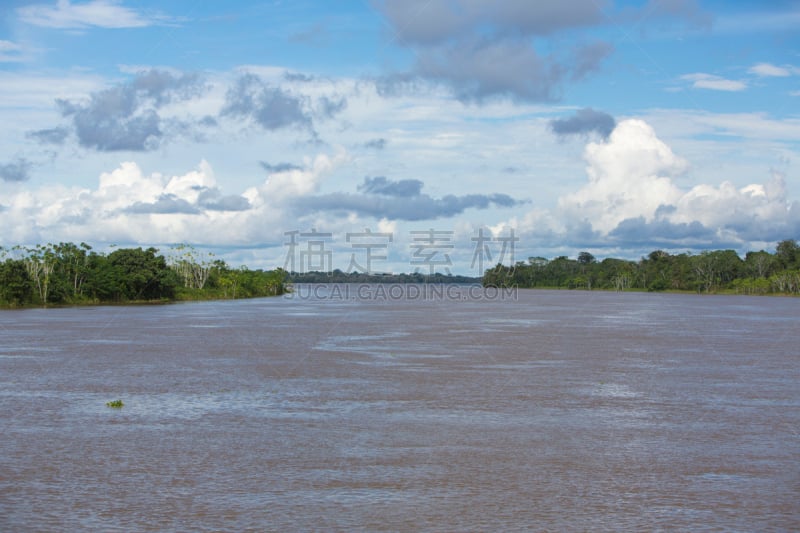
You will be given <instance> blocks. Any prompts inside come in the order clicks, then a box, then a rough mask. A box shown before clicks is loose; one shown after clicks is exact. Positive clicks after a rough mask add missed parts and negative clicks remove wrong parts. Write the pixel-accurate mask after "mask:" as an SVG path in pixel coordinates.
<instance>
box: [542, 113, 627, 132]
mask: <svg viewBox="0 0 800 533" xmlns="http://www.w3.org/2000/svg"><path fill="white" fill-rule="evenodd" d="M616 124H617V121H616V120H614V117H612V116H611V115H609V114H608V113H603V112H602V111H596V110H594V109H592V108H591V107H586V108H583V109H579V110H578V111H576V112H575V114H574V115H572V116H571V117H568V118H560V119H554V120H551V121H550V129H551V130H553V133H555V134H556V135H558V136H559V137H566V136H569V135H588V134H590V133H597V134H598V135H600V136H601V137H603V138H607V137H608V136H609V135H611V132H612V131H613V130H614V127H615V126H616Z"/></svg>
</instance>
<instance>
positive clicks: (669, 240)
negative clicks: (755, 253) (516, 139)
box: [509, 120, 800, 248]
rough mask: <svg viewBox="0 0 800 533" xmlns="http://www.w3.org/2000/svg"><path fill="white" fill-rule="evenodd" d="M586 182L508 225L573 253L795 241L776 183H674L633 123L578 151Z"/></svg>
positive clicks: (797, 219) (643, 128)
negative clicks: (588, 248)
mask: <svg viewBox="0 0 800 533" xmlns="http://www.w3.org/2000/svg"><path fill="white" fill-rule="evenodd" d="M584 159H585V161H586V165H587V166H586V174H587V178H588V181H587V182H586V183H585V184H584V185H583V186H582V187H580V188H579V189H578V190H576V191H574V192H572V193H569V194H566V195H564V196H562V197H561V198H560V199H559V201H558V205H557V207H556V208H555V209H554V210H552V211H546V210H534V211H532V212H530V213H528V214H527V215H526V216H525V217H523V218H522V219H520V220H514V221H511V222H510V223H509V224H510V225H511V226H515V227H517V228H519V229H520V230H521V231H522V232H523V233H524V234H526V235H527V236H528V238H530V239H531V240H540V239H542V238H543V237H548V238H553V237H558V236H561V238H563V239H565V241H566V242H571V243H573V244H575V245H577V246H580V245H587V244H588V245H593V246H598V247H636V246H650V247H660V246H663V247H671V248H681V247H684V248H697V247H703V248H704V247H708V246H714V245H715V244H716V245H721V246H731V247H740V246H741V245H742V244H744V243H750V242H774V241H777V240H781V239H786V238H792V237H793V236H796V235H798V234H799V233H800V204H798V202H796V201H795V202H792V201H789V200H788V197H787V192H786V186H785V179H784V176H783V175H782V174H780V173H778V172H773V173H772V176H771V178H770V179H769V180H768V181H767V182H766V183H753V184H750V185H747V186H744V187H738V188H737V187H736V186H734V185H733V184H732V183H730V182H723V183H721V184H719V185H718V186H714V185H709V184H700V185H696V186H694V187H692V188H691V189H688V190H685V189H682V188H680V187H678V186H677V185H676V183H675V181H674V179H675V178H676V177H678V176H681V175H683V174H685V173H687V172H689V170H690V167H689V164H688V162H687V161H686V160H684V159H683V158H681V157H679V156H678V155H676V154H675V153H674V152H673V151H672V149H671V148H670V147H669V146H667V145H666V144H665V143H664V142H663V141H662V140H660V139H659V138H658V137H657V136H656V133H655V131H654V130H653V128H652V127H651V126H650V125H649V124H647V123H645V122H644V121H641V120H625V121H622V122H620V123H619V124H618V125H617V126H616V128H615V129H614V130H613V132H612V133H611V135H610V136H609V138H608V140H606V141H603V142H590V143H588V144H587V146H586V149H585V151H584Z"/></svg>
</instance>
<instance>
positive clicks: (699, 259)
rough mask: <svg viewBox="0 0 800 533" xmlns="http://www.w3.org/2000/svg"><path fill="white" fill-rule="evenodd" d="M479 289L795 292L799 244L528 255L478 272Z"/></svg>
mask: <svg viewBox="0 0 800 533" xmlns="http://www.w3.org/2000/svg"><path fill="white" fill-rule="evenodd" d="M482 282H483V284H484V286H492V287H514V286H516V287H520V288H533V287H541V288H567V289H610V290H647V291H667V290H671V291H692V292H698V293H735V294H756V295H764V294H794V295H796V294H800V245H798V243H797V241H796V240H783V241H781V242H779V243H778V245H777V247H776V249H775V252H774V253H769V252H766V251H763V250H762V251H758V252H748V253H747V254H746V256H745V258H744V259H742V258H741V257H740V256H739V255H738V254H737V253H736V252H735V251H734V250H711V251H704V252H702V253H700V254H694V255H693V254H690V253H681V254H669V253H667V252H665V251H663V250H655V251H653V252H651V253H650V254H648V255H647V256H646V257H643V258H642V259H641V260H639V261H628V260H624V259H614V258H606V259H603V260H602V261H598V260H597V259H596V258H595V257H594V256H593V255H592V254H591V253H589V252H581V253H579V254H578V257H577V259H570V258H568V257H566V256H561V257H556V258H555V259H551V260H548V259H545V258H543V257H531V258H529V259H528V261H527V262H522V261H520V262H517V263H516V264H515V265H514V266H503V265H497V266H495V267H494V268H491V269H489V270H487V271H486V272H485V273H484V276H483V280H482Z"/></svg>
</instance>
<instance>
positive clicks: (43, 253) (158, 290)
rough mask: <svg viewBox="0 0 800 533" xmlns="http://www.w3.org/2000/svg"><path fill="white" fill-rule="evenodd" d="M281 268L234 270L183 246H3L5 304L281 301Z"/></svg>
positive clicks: (0, 279)
mask: <svg viewBox="0 0 800 533" xmlns="http://www.w3.org/2000/svg"><path fill="white" fill-rule="evenodd" d="M286 284H287V276H286V272H284V271H283V270H282V269H276V270H269V271H263V270H249V269H247V268H246V267H241V268H231V267H229V266H228V265H227V264H226V263H225V262H224V261H222V260H219V259H214V256H213V254H207V253H200V252H198V251H197V250H195V249H194V248H192V247H191V246H188V245H178V246H174V247H172V248H170V250H169V251H168V253H167V254H166V255H164V254H159V250H158V249H156V248H147V249H142V248H118V249H115V250H114V251H112V252H110V253H108V254H105V253H99V252H96V251H94V250H92V247H91V246H89V245H88V244H86V243H81V244H79V245H78V244H74V243H64V242H62V243H59V244H46V245H37V246H35V247H22V246H15V247H13V248H2V247H0V306H3V307H24V306H31V305H35V306H48V305H76V304H108V303H135V302H170V301H179V300H211V299H233V298H253V297H261V296H276V295H279V294H283V293H284V292H285V290H286Z"/></svg>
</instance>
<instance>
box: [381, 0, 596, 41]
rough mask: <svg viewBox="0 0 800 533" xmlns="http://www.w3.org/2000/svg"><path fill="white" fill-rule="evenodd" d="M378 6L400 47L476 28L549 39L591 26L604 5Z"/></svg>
mask: <svg viewBox="0 0 800 533" xmlns="http://www.w3.org/2000/svg"><path fill="white" fill-rule="evenodd" d="M378 5H379V8H380V9H381V11H382V13H383V14H384V15H385V16H386V18H387V20H388V21H389V22H390V23H391V24H392V27H393V29H394V31H395V32H396V35H397V39H398V40H399V41H401V43H411V44H436V43H441V42H444V41H447V40H450V39H455V38H458V37H460V36H462V35H463V34H464V33H465V32H468V31H474V30H475V29H476V28H478V27H480V26H491V27H493V28H495V31H497V32H503V31H509V32H515V33H519V34H523V35H549V34H552V33H554V32H556V31H559V30H562V29H566V28H574V27H580V26H588V25H592V24H596V23H598V22H600V21H601V20H602V19H603V9H604V8H606V7H607V3H606V2H597V1H593V0H564V1H561V2H529V1H527V0H502V1H499V2H498V1H488V0H456V1H453V0H384V1H383V2H380V3H379V4H378Z"/></svg>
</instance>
